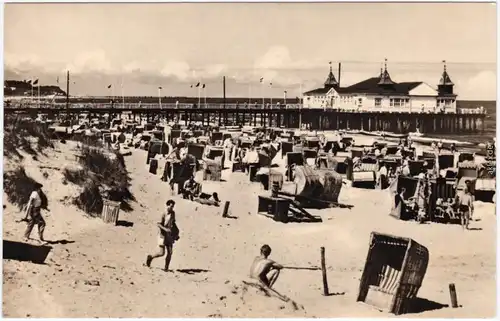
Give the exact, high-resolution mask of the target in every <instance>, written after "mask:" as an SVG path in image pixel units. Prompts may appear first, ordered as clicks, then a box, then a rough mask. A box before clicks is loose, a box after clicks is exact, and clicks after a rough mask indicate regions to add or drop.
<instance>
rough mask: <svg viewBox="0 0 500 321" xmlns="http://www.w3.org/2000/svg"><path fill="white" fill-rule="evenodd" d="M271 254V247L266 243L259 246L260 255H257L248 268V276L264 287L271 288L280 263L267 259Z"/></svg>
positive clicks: (276, 277)
mask: <svg viewBox="0 0 500 321" xmlns="http://www.w3.org/2000/svg"><path fill="white" fill-rule="evenodd" d="M270 254H271V247H270V246H269V245H267V244H264V245H262V247H261V248H260V256H257V257H256V258H255V260H254V261H253V263H252V266H251V268H250V277H251V278H253V279H256V280H258V281H259V283H260V284H261V285H262V286H264V287H265V288H272V287H273V285H274V283H275V282H276V280H277V279H278V276H279V275H280V270H281V269H282V268H283V266H282V265H280V264H278V263H276V262H274V261H273V260H271V259H268V257H269V255H270Z"/></svg>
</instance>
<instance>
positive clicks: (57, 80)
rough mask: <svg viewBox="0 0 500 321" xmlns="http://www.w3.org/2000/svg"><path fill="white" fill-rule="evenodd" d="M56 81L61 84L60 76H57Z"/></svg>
mask: <svg viewBox="0 0 500 321" xmlns="http://www.w3.org/2000/svg"><path fill="white" fill-rule="evenodd" d="M56 82H57V83H58V84H59V76H57V79H56Z"/></svg>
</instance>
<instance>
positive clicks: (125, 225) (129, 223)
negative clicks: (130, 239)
mask: <svg viewBox="0 0 500 321" xmlns="http://www.w3.org/2000/svg"><path fill="white" fill-rule="evenodd" d="M116 226H124V227H133V226H134V223H133V222H129V221H124V220H121V221H120V220H119V221H117V222H116Z"/></svg>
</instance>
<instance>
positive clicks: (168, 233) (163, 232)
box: [146, 200, 179, 272]
mask: <svg viewBox="0 0 500 321" xmlns="http://www.w3.org/2000/svg"><path fill="white" fill-rule="evenodd" d="M174 206H175V202H174V201H173V200H168V201H167V204H166V211H164V212H163V213H162V216H161V218H160V222H158V224H157V226H158V228H159V230H158V246H159V249H158V252H157V253H156V254H153V255H148V256H147V258H146V266H147V267H150V266H151V262H152V261H153V259H155V258H159V257H162V256H163V255H165V249H166V250H167V256H166V257H165V268H164V269H163V270H164V271H165V272H169V269H168V268H169V266H170V261H171V259H172V251H173V246H174V243H175V241H176V240H178V239H179V235H178V230H177V226H176V224H175V212H174Z"/></svg>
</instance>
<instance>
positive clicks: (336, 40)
mask: <svg viewBox="0 0 500 321" xmlns="http://www.w3.org/2000/svg"><path fill="white" fill-rule="evenodd" d="M4 34H5V47H4V52H5V77H6V79H12V78H14V79H27V78H30V77H34V78H40V81H41V83H42V84H55V83H56V79H57V78H58V77H59V79H60V84H61V85H62V83H63V82H64V80H65V79H64V78H65V70H67V69H69V70H70V73H71V76H72V80H71V83H72V86H71V90H70V91H71V93H72V94H75V95H77V94H78V95H107V94H110V93H111V91H110V90H108V89H106V87H107V86H108V85H109V84H113V88H114V90H113V92H112V93H113V94H115V95H121V88H120V84H121V82H122V79H123V83H124V85H123V89H124V92H125V95H151V96H153V95H157V94H158V86H162V87H163V91H162V95H168V96H176V95H192V96H196V95H198V93H197V91H196V89H191V88H190V85H191V84H193V83H194V84H195V83H196V82H198V81H201V82H202V83H206V84H207V86H206V88H207V89H206V94H207V95H208V96H221V95H222V84H221V83H222V76H223V75H225V76H227V77H228V80H227V94H228V96H240V97H241V96H243V97H247V96H248V95H249V92H250V94H251V96H253V97H262V96H263V95H265V96H270V95H273V96H279V97H281V96H282V95H283V91H284V90H287V91H288V96H293V97H295V96H298V95H299V92H300V84H302V88H303V91H306V90H310V89H313V88H315V87H317V86H318V85H321V84H322V83H323V81H324V80H325V78H326V76H327V73H328V62H329V61H332V62H333V66H334V69H335V74H336V76H337V71H336V69H337V64H338V62H342V74H341V84H342V85H344V86H345V85H350V84H352V83H355V82H358V81H361V80H364V79H366V78H368V77H373V76H377V75H378V74H379V72H380V67H381V63H382V62H383V60H384V58H387V59H388V69H389V72H390V74H391V76H392V78H393V80H395V81H424V82H427V83H429V84H430V85H432V86H435V85H436V84H437V82H438V81H439V78H440V76H441V73H442V69H443V67H442V60H447V62H448V71H449V74H450V76H451V79H452V80H453V81H454V82H455V84H456V86H455V88H456V92H457V93H458V95H459V99H482V100H490V99H495V98H496V88H497V87H496V57H497V53H496V46H497V45H496V41H497V36H496V7H495V5H494V4H485V3H471V4H464V3H440V4H438V3H427V4H425V3H400V4H397V3H393V4H383V3H373V4H366V3H347V4H346V3H328V4H327V3H323V4H322V3H309V4H308V3H300V4H298V3H296V4H292V3H286V4H285V3H253V4H250V3H231V4H227V3H226V4H225V3H217V4H203V3H198V4H194V3H191V4H187V3H185V4H179V3H178V4H118V3H117V4H6V5H5V32H4ZM261 77H264V78H265V81H264V85H261V84H260V83H259V79H260V78H261ZM73 82H74V84H73ZM270 83H272V86H271V85H270ZM64 86H65V85H64ZM202 95H203V93H202Z"/></svg>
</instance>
